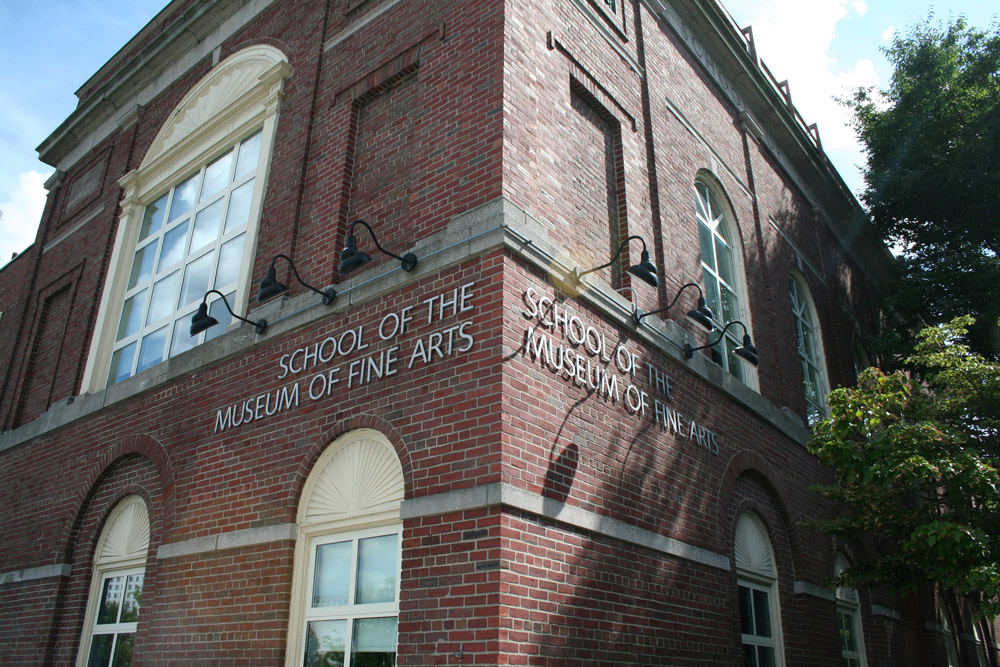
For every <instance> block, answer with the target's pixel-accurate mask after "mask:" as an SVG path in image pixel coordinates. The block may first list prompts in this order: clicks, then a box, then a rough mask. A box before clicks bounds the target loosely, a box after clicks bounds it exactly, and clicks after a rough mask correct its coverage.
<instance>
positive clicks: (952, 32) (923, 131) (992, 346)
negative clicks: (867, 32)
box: [847, 17, 1000, 355]
mask: <svg viewBox="0 0 1000 667" xmlns="http://www.w3.org/2000/svg"><path fill="white" fill-rule="evenodd" d="M885 53H886V56H887V57H888V60H889V62H890V63H891V64H892V65H893V68H894V70H893V75H892V81H891V84H890V86H889V88H888V89H887V90H882V91H878V90H874V89H859V90H857V91H855V93H854V95H853V97H852V99H850V100H848V101H847V104H848V106H849V107H850V108H851V110H852V112H853V119H854V120H853V124H854V129H855V130H856V132H857V133H858V136H859V138H860V139H861V141H862V143H863V144H864V147H865V150H866V153H867V165H866V167H865V169H864V179H865V191H864V192H863V193H862V196H861V199H862V202H863V203H864V205H865V207H866V208H867V209H868V211H869V212H870V214H871V217H872V221H873V222H874V224H875V226H876V228H877V229H878V230H879V232H880V233H881V234H882V236H883V238H884V239H885V240H886V242H887V243H888V244H889V245H890V246H892V247H896V248H899V249H901V250H902V256H901V258H900V262H899V266H898V268H899V273H900V276H899V278H900V279H899V283H898V286H896V287H894V289H893V291H892V293H891V294H890V295H888V301H889V303H888V305H889V306H891V307H892V308H893V309H894V310H895V311H896V312H897V314H898V315H900V316H901V320H902V322H901V324H902V325H903V327H902V329H903V330H904V331H905V330H916V329H918V328H919V327H920V326H921V324H919V323H923V324H935V323H940V322H946V321H948V320H950V319H951V318H953V317H956V316H958V315H960V314H963V313H972V314H974V315H975V316H976V317H977V319H978V321H979V325H977V326H976V327H975V328H974V329H973V330H972V331H970V339H969V342H970V345H971V346H972V347H973V349H976V350H978V351H981V352H985V353H991V354H994V355H995V354H997V353H1000V328H997V327H996V326H994V323H995V322H996V321H997V318H998V316H1000V24H997V23H994V24H993V25H992V26H991V27H990V29H989V30H987V31H982V30H977V29H974V28H972V27H970V26H968V25H967V24H966V22H965V20H964V19H962V18H959V19H957V20H956V21H955V22H954V23H952V24H950V25H947V26H941V25H935V24H934V23H933V17H928V19H927V21H926V22H924V23H922V24H919V25H917V26H915V27H913V28H912V29H911V30H910V31H909V32H908V33H906V34H901V35H900V34H897V36H896V37H895V38H894V39H893V41H892V44H891V45H890V46H889V47H888V48H886V49H885Z"/></svg>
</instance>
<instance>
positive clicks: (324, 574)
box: [312, 542, 352, 607]
mask: <svg viewBox="0 0 1000 667" xmlns="http://www.w3.org/2000/svg"><path fill="white" fill-rule="evenodd" d="M351 546H352V543H351V542H335V543H334V544H321V545H319V546H318V547H316V570H315V572H313V599H312V606H313V607H339V606H341V605H345V604H348V603H349V602H350V600H348V599H347V592H348V590H349V587H350V583H349V582H350V577H351Z"/></svg>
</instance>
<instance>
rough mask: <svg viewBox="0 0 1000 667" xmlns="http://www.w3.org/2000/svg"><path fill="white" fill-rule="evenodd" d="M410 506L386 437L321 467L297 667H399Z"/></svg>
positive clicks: (336, 452) (306, 543)
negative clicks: (403, 518)
mask: <svg viewBox="0 0 1000 667" xmlns="http://www.w3.org/2000/svg"><path fill="white" fill-rule="evenodd" d="M402 500H403V473H402V468H401V466H400V464H399V459H398V457H397V456H396V452H395V450H394V449H393V448H392V445H391V444H390V443H389V441H388V440H387V439H386V438H385V436H383V435H382V434H381V433H378V432H377V431H373V430H370V429H362V430H358V431H352V432H351V433H349V434H347V435H345V436H343V437H341V438H340V439H338V440H337V441H336V442H334V443H333V444H331V445H330V447H329V448H328V449H327V450H326V451H325V452H324V453H323V455H322V456H321V457H320V459H319V461H317V462H316V466H315V467H314V469H313V471H312V473H311V474H310V475H309V478H308V479H307V480H306V484H305V487H304V489H303V494H302V499H301V501H300V502H299V511H298V517H297V524H298V541H297V544H296V551H295V573H294V576H293V586H294V588H293V592H292V613H291V615H290V616H291V622H290V630H289V643H290V647H289V651H288V657H287V660H286V664H287V665H289V666H291V665H305V666H306V667H313V666H319V665H323V666H326V665H338V666H343V667H388V666H391V665H394V664H395V659H396V634H397V631H396V626H397V618H398V616H399V582H400V553H401V546H402V524H401V523H400V519H399V506H400V503H401V501H402Z"/></svg>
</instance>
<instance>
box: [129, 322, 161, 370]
mask: <svg viewBox="0 0 1000 667" xmlns="http://www.w3.org/2000/svg"><path fill="white" fill-rule="evenodd" d="M166 342H167V327H163V328H162V329H158V330H157V331H154V332H153V333H151V334H148V335H147V336H145V337H144V338H143V339H142V347H140V348H139V364H138V365H137V366H136V369H135V372H136V373H141V372H143V371H144V370H146V369H147V368H152V367H153V366H155V365H156V364H158V363H160V362H161V361H163V349H164V347H166Z"/></svg>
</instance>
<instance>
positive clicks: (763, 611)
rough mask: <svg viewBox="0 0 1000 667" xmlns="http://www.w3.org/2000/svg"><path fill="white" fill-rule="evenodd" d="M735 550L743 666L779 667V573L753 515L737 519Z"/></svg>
mask: <svg viewBox="0 0 1000 667" xmlns="http://www.w3.org/2000/svg"><path fill="white" fill-rule="evenodd" d="M734 551H735V560H736V577H737V599H738V603H739V617H740V635H741V640H742V644H743V664H744V665H747V666H748V667H782V665H784V648H783V646H782V633H781V613H780V609H779V605H778V570H777V567H776V565H775V561H774V551H773V550H772V549H771V541H770V540H769V539H768V537H767V530H766V529H765V527H764V523H763V522H762V521H761V520H760V518H759V517H758V516H757V515H756V514H754V513H752V512H747V513H745V514H743V515H742V516H741V517H740V520H739V522H738V523H737V525H736V540H735V544H734Z"/></svg>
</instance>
